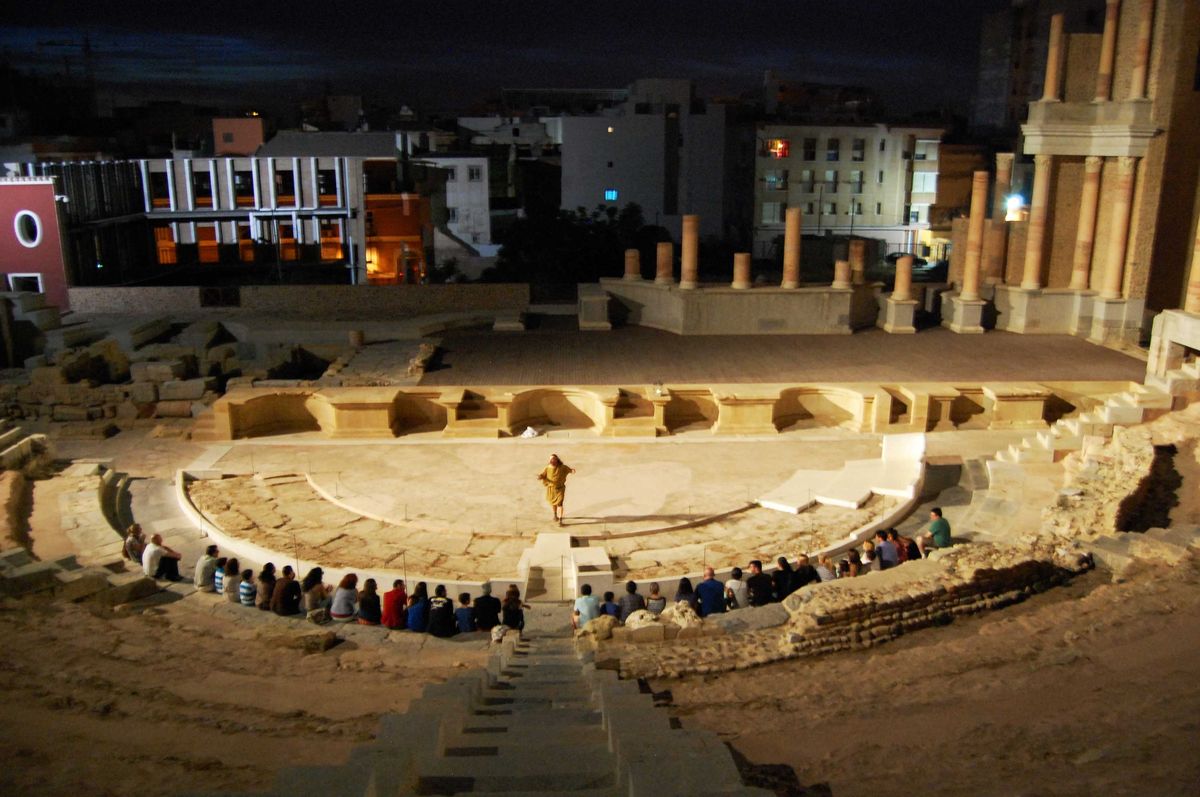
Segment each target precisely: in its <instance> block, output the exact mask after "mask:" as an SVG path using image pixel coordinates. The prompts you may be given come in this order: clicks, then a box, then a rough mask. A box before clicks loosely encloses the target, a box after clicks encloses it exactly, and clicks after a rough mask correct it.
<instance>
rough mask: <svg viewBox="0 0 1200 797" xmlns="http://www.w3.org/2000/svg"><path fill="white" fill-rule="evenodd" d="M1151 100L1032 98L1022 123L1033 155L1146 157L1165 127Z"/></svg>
mask: <svg viewBox="0 0 1200 797" xmlns="http://www.w3.org/2000/svg"><path fill="white" fill-rule="evenodd" d="M1150 110H1151V103H1150V101H1149V100H1125V101H1123V102H1045V101H1043V102H1031V103H1029V121H1028V122H1026V123H1025V124H1024V125H1022V126H1021V132H1022V133H1023V134H1024V136H1025V152H1026V154H1029V155H1098V156H1102V157H1119V156H1122V155H1124V156H1131V157H1142V156H1144V155H1145V154H1146V150H1147V148H1148V147H1149V145H1150V141H1151V139H1153V138H1154V137H1155V136H1157V135H1158V134H1159V133H1160V132H1161V131H1160V130H1159V129H1158V126H1157V125H1155V124H1154V123H1153V121H1152V120H1151V118H1150Z"/></svg>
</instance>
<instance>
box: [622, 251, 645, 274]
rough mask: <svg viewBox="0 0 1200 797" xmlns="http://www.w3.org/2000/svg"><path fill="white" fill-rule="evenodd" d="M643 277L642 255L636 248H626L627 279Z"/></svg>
mask: <svg viewBox="0 0 1200 797" xmlns="http://www.w3.org/2000/svg"><path fill="white" fill-rule="evenodd" d="M641 278H642V256H641V254H640V253H639V252H638V250H636V249H626V250H625V279H627V280H640V279H641Z"/></svg>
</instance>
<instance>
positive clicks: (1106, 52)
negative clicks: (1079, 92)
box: [1096, 0, 1121, 102]
mask: <svg viewBox="0 0 1200 797" xmlns="http://www.w3.org/2000/svg"><path fill="white" fill-rule="evenodd" d="M1120 10H1121V0H1108V4H1107V6H1106V7H1105V9H1104V38H1103V39H1102V40H1101V42H1100V66H1099V67H1098V68H1097V70H1096V102H1107V101H1108V100H1111V99H1112V79H1113V62H1114V61H1115V60H1116V56H1117V15H1118V14H1119V13H1120Z"/></svg>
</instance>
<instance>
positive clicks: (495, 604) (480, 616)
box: [475, 581, 500, 631]
mask: <svg viewBox="0 0 1200 797" xmlns="http://www.w3.org/2000/svg"><path fill="white" fill-rule="evenodd" d="M479 591H480V592H481V593H482V594H481V595H480V596H479V597H478V598H476V599H475V625H476V626H478V627H479V630H480V631H491V630H492V629H493V628H495V627H496V626H498V625H500V599H499V598H497V597H496V596H495V595H493V594H492V582H490V581H485V582H484V583H483V586H482V587H480V588H479Z"/></svg>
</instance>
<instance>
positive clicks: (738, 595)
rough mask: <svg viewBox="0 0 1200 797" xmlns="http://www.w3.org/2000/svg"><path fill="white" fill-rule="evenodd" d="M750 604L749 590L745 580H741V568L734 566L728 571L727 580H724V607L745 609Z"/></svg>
mask: <svg viewBox="0 0 1200 797" xmlns="http://www.w3.org/2000/svg"><path fill="white" fill-rule="evenodd" d="M749 605H750V592H749V591H748V590H747V589H746V582H745V581H742V568H740V567H735V568H733V570H730V571H729V580H728V581H726V582H725V608H727V609H745V608H746V607H747V606H749Z"/></svg>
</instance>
